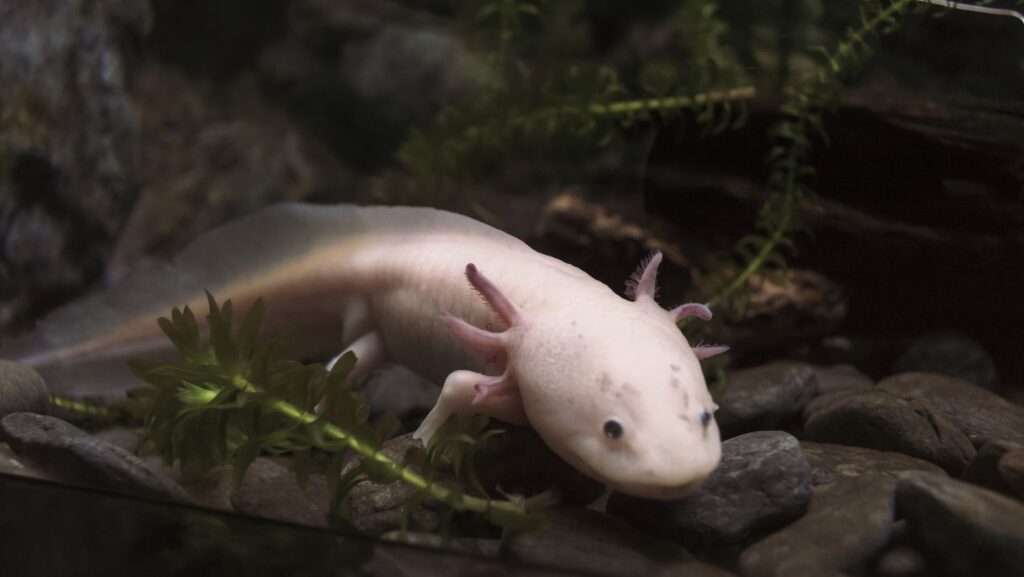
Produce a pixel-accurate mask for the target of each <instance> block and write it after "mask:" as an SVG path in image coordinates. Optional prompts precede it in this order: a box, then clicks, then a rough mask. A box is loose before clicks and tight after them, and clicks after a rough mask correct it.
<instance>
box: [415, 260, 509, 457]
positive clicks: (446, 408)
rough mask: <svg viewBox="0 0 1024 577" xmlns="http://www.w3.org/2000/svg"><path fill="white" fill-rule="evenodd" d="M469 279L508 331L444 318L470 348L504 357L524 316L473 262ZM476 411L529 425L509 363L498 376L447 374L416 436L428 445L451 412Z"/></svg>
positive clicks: (460, 415) (449, 316)
mask: <svg viewBox="0 0 1024 577" xmlns="http://www.w3.org/2000/svg"><path fill="white" fill-rule="evenodd" d="M466 278H467V279H468V280H469V282H470V284H472V285H473V287H474V288H476V290H477V291H479V292H480V294H481V295H483V297H484V299H485V300H486V301H487V303H488V304H489V305H490V306H491V308H492V309H494V311H495V312H496V313H497V314H498V316H499V317H500V318H501V320H502V321H504V323H505V324H506V325H507V326H508V330H507V331H505V332H501V333H493V332H490V331H485V330H483V329H480V328H477V327H475V326H473V325H471V324H469V323H467V322H466V321H464V320H462V319H459V318H456V317H454V316H452V315H449V314H445V315H443V316H442V320H444V322H445V323H446V324H447V325H448V326H449V328H450V329H451V330H452V332H453V333H454V334H455V336H456V337H457V338H458V339H459V340H460V341H461V342H462V343H463V344H464V345H465V346H466V347H467V348H469V349H470V350H474V351H477V352H479V353H481V354H483V355H485V356H488V357H491V358H494V357H499V358H500V357H504V356H505V349H506V340H507V338H508V331H511V330H514V329H515V327H516V326H518V325H519V324H520V323H521V321H522V315H521V314H520V313H519V310H518V309H517V308H516V306H515V305H513V304H512V302H511V301H510V300H509V299H508V298H507V297H505V295H503V294H501V292H500V291H499V290H498V289H497V287H495V286H494V284H493V283H491V281H490V280H488V279H487V277H485V276H484V275H483V274H481V273H480V271H479V270H477V268H476V267H475V266H474V265H473V264H469V265H467V266H466ZM475 414H479V415H486V416H488V417H493V418H495V419H499V420H501V421H505V422H506V423H511V424H514V425H525V424H528V421H527V419H526V413H525V411H524V410H523V401H522V398H521V397H520V395H519V388H518V386H517V384H516V381H515V376H514V375H513V374H511V372H510V371H509V369H508V365H507V364H506V366H505V370H504V372H503V373H502V374H501V375H496V376H488V375H482V374H480V373H476V372H473V371H455V372H453V373H451V374H450V375H448V378H447V379H445V382H444V386H443V387H442V388H441V396H440V397H439V398H438V400H437V404H435V405H434V408H433V409H432V410H431V411H430V413H429V414H428V415H427V417H426V418H425V419H423V423H422V424H421V425H420V427H419V429H417V430H416V432H415V433H414V434H413V438H415V439H419V440H421V441H423V443H424V444H427V443H428V442H429V441H430V439H431V437H433V436H434V433H436V432H437V430H438V429H439V428H440V427H441V425H443V424H444V422H445V421H446V420H448V417H450V416H451V415H456V416H458V417H459V418H465V417H468V416H471V415H475Z"/></svg>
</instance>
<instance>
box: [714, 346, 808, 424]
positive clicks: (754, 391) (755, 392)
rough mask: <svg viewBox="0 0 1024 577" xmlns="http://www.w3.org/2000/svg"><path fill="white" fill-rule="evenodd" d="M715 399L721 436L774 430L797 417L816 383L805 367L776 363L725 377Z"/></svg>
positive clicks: (803, 365)
mask: <svg viewBox="0 0 1024 577" xmlns="http://www.w3.org/2000/svg"><path fill="white" fill-rule="evenodd" d="M721 389H722V390H721V392H720V393H717V394H716V395H715V402H717V403H718V412H716V413H715V418H716V419H718V426H719V427H720V429H721V431H722V436H723V437H725V438H727V437H734V436H736V435H738V434H740V433H746V432H749V431H756V430H766V429H773V428H777V427H779V426H780V425H783V424H785V423H786V422H787V421H789V420H790V419H794V418H796V417H799V415H800V412H801V411H802V410H803V409H804V407H805V406H806V405H807V403H808V402H810V400H811V399H813V398H814V397H815V396H816V395H817V394H818V379H817V373H816V372H815V370H814V368H813V367H811V365H809V364H807V363H800V362H793V361H776V362H773V363H769V364H767V365H763V366H760V367H755V368H752V369H744V370H740V371H735V372H732V373H726V377H725V385H724V386H723V387H722V388H721Z"/></svg>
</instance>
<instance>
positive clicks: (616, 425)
mask: <svg viewBox="0 0 1024 577" xmlns="http://www.w3.org/2000/svg"><path fill="white" fill-rule="evenodd" d="M622 433H623V430H622V423H620V422H618V421H616V420H615V419H608V420H607V421H605V423H604V436H605V437H608V438H609V439H618V438H619V437H621V436H622Z"/></svg>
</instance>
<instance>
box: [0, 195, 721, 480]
mask: <svg viewBox="0 0 1024 577" xmlns="http://www.w3.org/2000/svg"><path fill="white" fill-rule="evenodd" d="M660 262H661V255H660V254H655V255H654V256H653V257H652V258H651V259H650V260H649V262H647V263H646V265H645V266H643V267H641V269H640V270H639V271H638V273H637V274H636V275H635V277H634V279H633V282H632V285H633V286H632V288H631V290H629V291H628V296H629V297H630V298H631V299H632V300H628V299H626V298H622V297H621V296H619V295H617V294H615V293H614V292H613V291H612V290H610V289H609V288H608V287H607V286H605V285H604V284H602V283H600V282H598V281H596V280H594V279H593V278H591V277H590V276H588V275H587V274H586V273H584V272H582V271H580V270H579V269H577V268H576V267H573V266H571V265H568V264H566V263H564V262H562V261H560V260H558V259H555V258H552V257H549V256H545V255H543V254H539V253H537V252H535V251H534V250H532V249H531V248H530V247H529V246H527V245H526V244H525V243H523V242H522V241H520V240H518V239H516V238H514V237H512V236H509V235H507V234H505V233H503V232H501V231H499V230H496V229H494V228H491V227H489V226H487V225H485V224H482V223H480V222H477V221H475V220H473V219H470V218H468V217H465V216H461V215H457V214H453V213H449V212H444V211H440V210H434V209H429V208H404V207H355V206H347V205H340V206H320V205H304V204H283V205H278V206H274V207H271V208H268V209H264V210H262V211H260V212H257V213H255V214H252V215H250V216H247V217H244V218H242V219H240V220H237V221H235V222H232V223H229V224H227V225H225V226H223V227H220V228H218V229H216V230H214V231H212V232H210V233H208V234H206V235H204V236H203V237H201V238H200V239H198V240H197V241H195V242H194V243H192V244H191V245H190V246H189V247H188V248H186V249H185V250H184V251H183V252H182V253H181V254H180V255H178V257H176V258H175V259H174V260H173V261H172V262H170V263H168V264H163V265H156V266H148V267H143V268H141V269H140V270H137V271H135V272H133V273H132V274H131V275H129V276H128V277H127V278H126V279H125V280H124V281H122V282H120V283H118V284H115V285H114V286H112V287H110V288H107V289H105V290H102V291H99V292H97V293H96V294H93V295H92V296H90V297H87V298H85V299H83V300H81V301H78V302H75V303H72V304H70V305H68V306H65V307H64V308H61V309H58V310H57V311H56V312H54V313H53V314H51V315H50V316H49V317H47V318H46V319H45V320H43V321H42V322H41V323H40V324H39V325H38V327H37V328H36V329H35V330H34V331H33V332H32V333H30V334H29V335H28V336H26V337H22V338H20V339H18V340H16V341H13V342H11V343H9V344H8V346H6V347H4V348H3V349H2V350H0V356H3V357H6V358H13V359H14V360H18V361H20V362H22V363H25V364H28V365H31V366H35V367H36V368H37V369H38V370H39V371H40V372H41V373H42V374H43V375H44V377H46V378H47V381H48V382H49V383H50V386H51V388H53V389H54V390H56V391H58V392H64V393H69V394H74V395H79V396H82V395H86V396H89V395H92V396H96V395H99V396H108V397H109V396H115V395H119V394H120V393H122V392H123V391H124V390H125V389H127V388H129V387H130V386H136V385H137V383H136V382H134V379H133V377H132V376H131V375H130V373H129V372H128V371H127V369H126V368H125V365H124V362H123V361H124V359H125V358H127V357H132V356H153V355H155V354H157V353H160V352H161V351H164V350H166V349H167V348H168V346H169V343H168V341H167V339H166V338H164V336H163V335H162V334H161V332H160V329H159V328H158V326H157V323H156V322H155V321H156V319H157V318H158V317H159V316H162V315H165V314H166V311H167V310H168V308H169V307H171V306H172V305H176V306H181V305H188V306H190V307H191V308H193V310H203V309H204V308H205V304H206V301H205V296H204V290H209V291H210V292H212V293H213V294H214V295H216V296H217V297H218V298H221V299H227V298H230V299H232V301H233V302H234V303H235V304H236V306H237V308H236V310H238V309H239V308H244V307H247V306H248V305H249V304H250V303H252V302H253V301H254V300H255V299H256V298H257V297H263V299H264V300H265V301H266V303H267V314H268V316H267V318H266V320H265V324H266V327H267V328H268V329H270V330H273V329H284V328H292V329H295V328H298V329H299V330H298V331H296V334H297V335H298V336H299V337H300V338H299V339H298V341H299V342H298V343H297V344H296V351H294V352H295V353H296V354H300V355H307V356H310V355H324V356H327V355H329V354H333V353H337V352H338V351H339V350H342V351H353V352H355V353H356V355H357V357H358V365H357V370H358V371H359V372H364V373H365V372H366V371H368V370H370V369H372V368H373V367H376V366H378V365H379V364H381V363H382V362H384V361H386V360H390V361H394V362H397V363H400V364H402V365H405V366H406V367H408V368H410V369H411V370H413V371H415V372H417V373H419V374H420V375H422V376H424V377H425V378H427V379H432V380H434V382H442V381H443V382H444V386H443V388H442V391H441V395H440V398H439V399H438V401H437V404H436V405H435V406H434V408H433V410H432V411H431V412H430V414H429V415H428V416H427V417H426V419H425V420H424V421H423V424H422V425H421V426H420V428H419V430H417V431H416V433H415V436H416V437H417V438H418V439H422V440H423V441H427V440H428V439H429V438H430V437H431V435H433V433H434V432H435V431H436V430H437V428H438V427H439V426H440V425H441V423H442V422H444V420H445V419H447V418H448V417H449V416H450V415H452V414H455V415H458V416H460V417H463V416H467V415H470V414H483V415H487V416H490V417H494V418H496V419H499V420H502V421H507V422H509V423H513V424H529V425H531V426H533V427H534V429H536V430H537V432H538V433H539V434H540V436H541V437H542V438H543V439H544V441H545V442H546V443H547V444H548V446H549V447H550V448H551V449H552V450H553V451H554V452H556V453H557V454H558V455H560V456H561V457H562V458H564V459H565V460H566V461H568V462H569V463H570V464H572V465H573V466H575V467H577V468H578V469H580V470H581V471H583V472H584V473H586V474H588V475H590V476H592V477H594V478H595V479H598V480H600V481H602V482H604V483H607V484H608V485H609V486H611V487H613V488H615V489H618V490H620V491H622V492H625V493H629V494H633V495H637V496H642V497H648V498H659V499H671V498H678V497H681V496H683V495H686V494H687V493H689V492H690V491H692V490H693V489H694V488H695V487H696V486H697V485H699V484H700V482H701V481H702V480H703V479H704V478H705V477H707V476H708V475H709V474H710V473H711V472H712V471H713V470H714V469H715V467H716V466H717V464H718V461H719V457H720V442H719V433H718V427H717V425H716V423H715V421H714V418H713V413H714V404H713V402H712V399H711V395H710V394H709V393H708V389H707V386H706V385H705V382H704V377H703V374H702V372H701V368H700V365H699V362H698V361H699V359H700V358H702V357H705V356H709V355H711V354H715V353H718V352H722V351H723V350H724V347H696V348H692V347H691V346H690V345H689V343H688V342H687V340H686V338H685V337H684V336H683V334H682V333H681V332H680V331H679V329H678V328H677V327H676V321H678V320H679V319H681V318H683V317H686V316H690V315H696V316H698V317H701V318H704V319H707V318H710V316H711V313H710V311H708V309H707V307H706V306H704V305H701V304H684V305H682V306H679V307H677V308H675V309H673V310H671V311H668V310H665V309H663V308H661V307H660V306H659V305H658V304H657V303H656V302H655V299H654V294H655V276H656V274H657V268H658V264H659V263H660ZM484 272H486V274H487V276H484ZM467 279H468V281H469V282H468V283H467V282H466V280H467ZM481 296H483V298H482V299H481V298H480V297H481ZM339 356H340V355H339Z"/></svg>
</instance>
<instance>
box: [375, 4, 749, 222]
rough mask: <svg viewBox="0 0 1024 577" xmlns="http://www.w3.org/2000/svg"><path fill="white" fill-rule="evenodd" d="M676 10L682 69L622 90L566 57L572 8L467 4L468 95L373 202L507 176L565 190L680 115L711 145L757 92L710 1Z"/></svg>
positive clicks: (440, 117) (644, 74) (434, 124)
mask: <svg viewBox="0 0 1024 577" xmlns="http://www.w3.org/2000/svg"><path fill="white" fill-rule="evenodd" d="M681 6H682V8H681V9H680V11H679V14H678V15H677V16H676V17H675V20H677V21H678V22H679V23H680V26H679V28H680V34H679V36H680V44H681V45H682V48H683V50H684V52H686V53H688V54H689V55H690V58H689V60H690V62H687V63H686V64H685V65H679V64H677V63H675V62H673V61H672V60H671V59H668V58H666V59H662V60H658V61H655V62H650V63H647V65H645V66H644V67H642V69H641V70H640V72H639V74H638V78H637V80H636V82H626V81H624V80H623V78H622V76H621V74H620V72H619V71H617V70H615V69H613V68H611V67H609V66H604V65H600V64H598V63H596V62H595V61H594V60H593V59H592V58H587V57H584V56H582V55H577V56H572V55H573V54H574V53H576V52H579V50H578V47H576V46H572V45H571V44H572V42H571V41H566V40H564V37H568V38H572V37H573V34H572V33H571V30H572V22H573V21H574V20H575V19H577V17H578V13H579V11H580V10H581V7H582V4H581V3H579V2H553V1H545V0H532V1H531V0H490V1H485V2H473V1H467V2H464V3H463V5H462V9H461V12H462V13H463V15H464V17H463V20H464V21H468V22H467V23H466V24H464V29H465V30H466V33H465V34H464V36H465V39H466V42H467V43H468V44H469V45H470V46H473V47H474V55H475V58H474V61H475V62H477V63H478V64H479V68H478V69H477V74H476V76H477V77H478V79H479V81H478V83H477V86H476V87H475V89H474V91H473V95H472V96H471V97H469V98H466V99H464V101H463V102H460V103H459V104H456V105H451V106H448V107H445V108H443V109H442V110H440V111H439V112H438V113H437V115H436V116H435V117H434V118H433V120H432V121H431V122H429V123H428V124H426V125H424V126H420V127H414V128H413V129H412V130H411V131H410V132H409V134H408V136H407V138H406V139H405V141H404V143H403V144H402V145H401V146H400V148H399V150H398V151H397V152H396V155H395V159H396V161H397V165H398V166H397V167H396V169H395V170H392V171H390V172H388V173H386V174H385V175H384V176H382V177H381V178H379V179H378V180H377V181H376V183H375V185H376V192H377V195H378V198H379V199H380V200H382V201H384V202H391V203H403V204H421V203H438V202H440V200H442V199H443V198H444V197H445V196H446V195H447V193H448V192H449V191H450V190H452V188H453V186H454V185H457V184H465V183H468V182H472V181H473V180H474V179H477V178H483V177H485V176H490V175H493V174H494V173H495V172H496V171H498V170H500V169H501V168H502V167H504V166H510V165H511V166H516V167H517V169H518V167H519V166H520V165H525V166H529V167H530V170H531V171H532V172H535V173H542V174H543V175H544V177H545V179H546V180H548V181H554V180H572V179H575V178H577V177H578V175H577V174H575V171H574V170H572V169H571V167H573V166H577V165H578V163H579V162H580V161H582V160H584V159H588V158H593V157H594V156H595V155H596V154H597V153H599V152H600V151H601V150H602V149H604V148H607V147H608V145H609V144H610V143H611V142H612V141H613V140H615V139H618V138H621V137H622V136H623V134H625V133H626V132H627V131H629V130H630V129H632V128H633V127H634V126H636V125H637V124H641V123H652V122H663V121H665V120H668V119H673V118H678V117H680V116H681V115H683V114H685V113H688V112H689V113H695V115H696V117H697V119H698V121H699V122H700V123H701V124H702V125H703V126H704V127H705V129H706V131H707V132H709V133H716V132H720V131H722V130H726V129H728V128H734V127H737V126H739V125H740V124H742V123H743V121H744V119H745V117H746V106H745V101H746V100H749V99H750V98H752V97H753V96H754V88H753V87H752V86H749V85H747V84H746V83H745V82H746V79H745V77H744V76H743V75H742V74H741V73H740V71H739V70H740V69H739V67H738V66H737V65H736V64H735V60H734V58H733V57H732V56H731V55H730V54H729V53H728V51H727V50H726V49H724V48H723V47H722V45H721V37H722V35H723V34H724V33H725V30H726V28H725V25H724V23H722V22H721V21H720V20H719V19H717V18H716V15H715V5H714V3H713V2H712V1H711V0H686V1H685V2H683V3H682V4H681ZM567 44H569V45H567ZM566 54H569V56H566Z"/></svg>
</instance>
